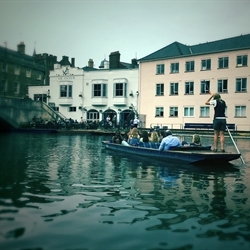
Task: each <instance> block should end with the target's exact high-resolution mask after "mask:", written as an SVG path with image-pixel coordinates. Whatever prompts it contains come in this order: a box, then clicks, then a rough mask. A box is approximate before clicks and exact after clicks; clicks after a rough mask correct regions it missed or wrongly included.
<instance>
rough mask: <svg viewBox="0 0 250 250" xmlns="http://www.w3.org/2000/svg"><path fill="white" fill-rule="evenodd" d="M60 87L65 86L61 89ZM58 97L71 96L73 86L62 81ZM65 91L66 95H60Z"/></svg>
mask: <svg viewBox="0 0 250 250" xmlns="http://www.w3.org/2000/svg"><path fill="white" fill-rule="evenodd" d="M62 88H65V90H64V91H63V90H62ZM59 91H60V98H72V96H73V86H72V84H69V83H68V84H67V83H63V84H60V90H59ZM64 92H65V95H66V96H64V95H63V96H62V93H64Z"/></svg>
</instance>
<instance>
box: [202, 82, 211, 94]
mask: <svg viewBox="0 0 250 250" xmlns="http://www.w3.org/2000/svg"><path fill="white" fill-rule="evenodd" d="M209 92H210V81H209V80H201V94H209Z"/></svg>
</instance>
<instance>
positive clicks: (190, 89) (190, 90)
mask: <svg viewBox="0 0 250 250" xmlns="http://www.w3.org/2000/svg"><path fill="white" fill-rule="evenodd" d="M193 94H194V82H185V95H193Z"/></svg>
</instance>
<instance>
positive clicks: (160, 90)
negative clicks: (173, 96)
mask: <svg viewBox="0 0 250 250" xmlns="http://www.w3.org/2000/svg"><path fill="white" fill-rule="evenodd" d="M155 95H156V96H163V95H164V83H156V93H155Z"/></svg>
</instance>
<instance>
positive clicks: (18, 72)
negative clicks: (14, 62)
mask: <svg viewBox="0 0 250 250" xmlns="http://www.w3.org/2000/svg"><path fill="white" fill-rule="evenodd" d="M14 73H15V75H19V74H20V67H19V66H15V69H14Z"/></svg>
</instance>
